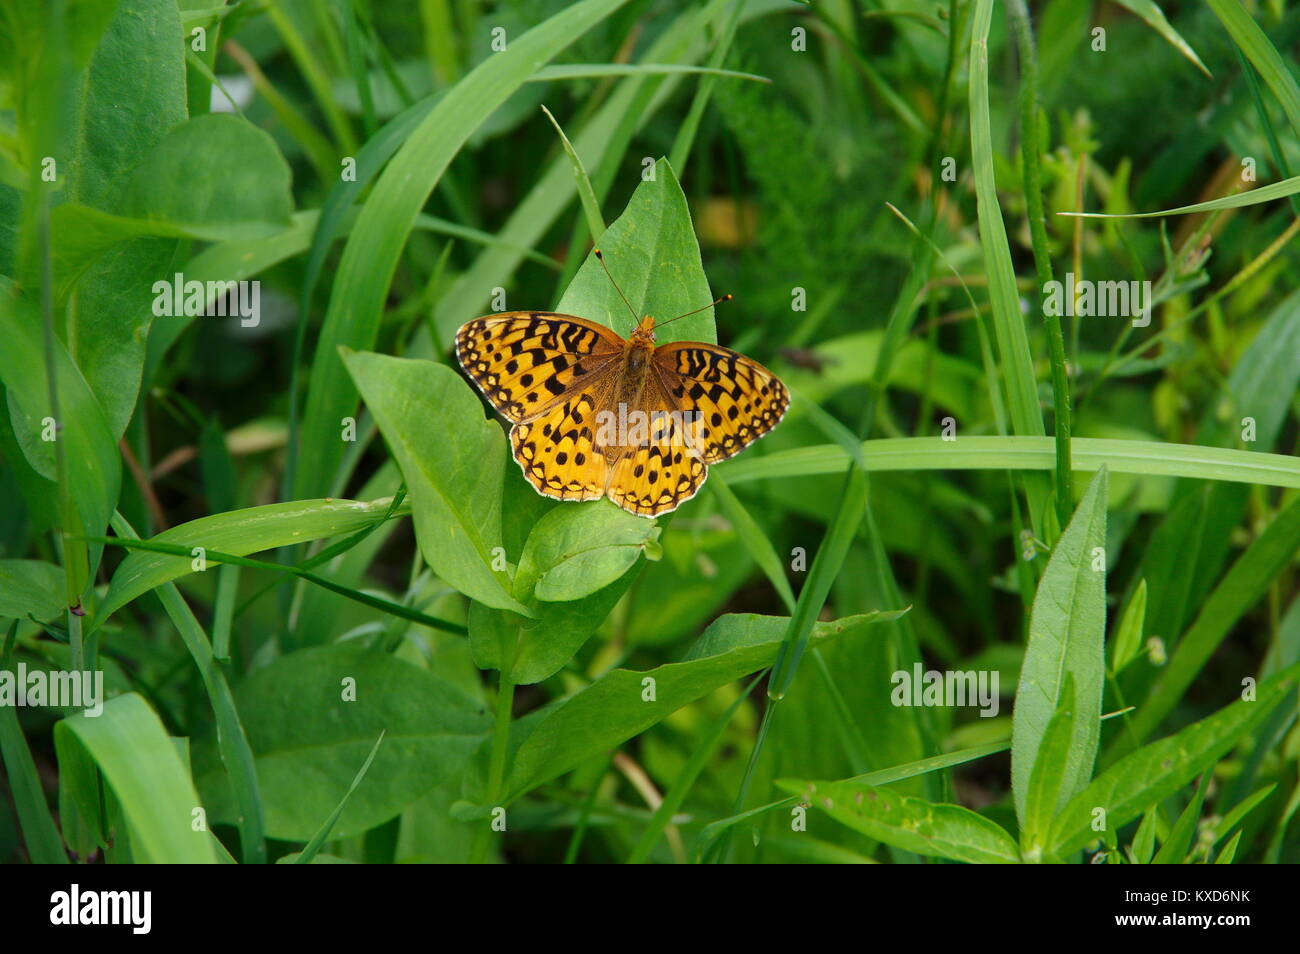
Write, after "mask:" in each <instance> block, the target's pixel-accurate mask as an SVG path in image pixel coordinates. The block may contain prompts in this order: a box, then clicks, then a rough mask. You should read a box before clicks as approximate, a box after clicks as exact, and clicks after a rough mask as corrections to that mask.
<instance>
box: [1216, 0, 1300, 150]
mask: <svg viewBox="0 0 1300 954" xmlns="http://www.w3.org/2000/svg"><path fill="white" fill-rule="evenodd" d="M1209 4H1210V9H1211V10H1213V11H1214V15H1215V16H1217V17H1218V18H1219V22H1220V23H1222V24H1223V26H1224V27H1225V28H1226V29H1227V31H1228V34H1229V35H1230V36H1231V37H1232V41H1233V42H1234V43H1236V44H1237V46H1239V47H1240V48H1241V51H1242V52H1243V53H1245V54H1246V57H1247V59H1249V60H1250V62H1251V64H1252V65H1253V66H1254V67H1255V69H1256V70H1258V71H1259V75H1260V76H1261V77H1262V78H1263V80H1264V82H1265V83H1267V84H1268V88H1269V89H1270V90H1272V92H1273V95H1274V96H1276V97H1277V101H1278V102H1279V103H1281V104H1282V111H1283V112H1284V113H1286V118H1287V120H1288V121H1289V122H1290V123H1291V134H1292V135H1293V136H1300V84H1297V83H1296V79H1295V76H1294V75H1293V74H1292V72H1291V67H1290V66H1289V65H1288V64H1287V61H1286V60H1284V59H1283V58H1282V54H1280V53H1279V52H1278V51H1277V47H1275V46H1274V45H1273V44H1272V43H1271V42H1270V41H1269V39H1268V36H1267V35H1266V34H1265V33H1264V31H1263V30H1261V29H1260V27H1259V24H1258V23H1256V22H1255V21H1254V19H1253V18H1252V17H1251V15H1250V14H1249V13H1247V12H1246V8H1245V7H1243V6H1242V5H1241V3H1240V2H1239V0H1209Z"/></svg>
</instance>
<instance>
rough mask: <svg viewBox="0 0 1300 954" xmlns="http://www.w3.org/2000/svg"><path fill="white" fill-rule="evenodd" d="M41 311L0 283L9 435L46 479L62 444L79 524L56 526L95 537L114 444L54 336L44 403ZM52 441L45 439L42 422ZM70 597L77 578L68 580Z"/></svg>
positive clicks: (116, 466) (113, 471)
mask: <svg viewBox="0 0 1300 954" xmlns="http://www.w3.org/2000/svg"><path fill="white" fill-rule="evenodd" d="M41 325H42V321H41V316H40V313H39V312H38V311H37V309H36V308H35V307H34V306H33V305H32V304H31V303H29V302H28V301H27V300H25V299H19V298H16V297H15V296H14V295H13V292H12V289H11V288H7V287H4V285H3V283H0V340H3V341H4V347H3V348H0V380H3V382H4V385H5V387H6V388H8V404H9V420H10V423H11V424H12V425H13V431H14V437H15V438H16V439H17V441H18V444H19V446H20V447H21V448H22V449H23V453H24V455H25V456H26V458H27V461H28V463H30V464H31V466H32V468H33V469H34V470H35V471H36V472H37V473H38V474H40V475H41V476H42V477H45V478H47V479H49V480H54V479H55V475H56V468H55V449H56V446H57V447H59V448H62V452H63V466H64V468H65V485H64V487H63V488H62V489H63V490H65V491H66V492H67V493H68V494H69V495H70V496H71V500H72V504H73V506H74V507H75V509H76V517H77V519H78V520H79V521H80V527H77V526H66V525H65V526H64V527H63V528H62V529H63V532H64V533H65V534H67V535H68V536H87V537H91V536H102V535H103V533H104V530H105V528H106V527H107V526H108V521H109V518H110V517H111V516H112V514H113V507H114V505H115V504H116V502H117V494H118V489H119V486H120V481H121V476H122V469H121V460H120V458H119V456H118V451H117V442H116V439H115V438H114V436H113V433H112V431H111V430H110V428H109V424H108V421H107V419H106V418H105V415H104V409H103V408H102V407H101V406H100V404H99V401H98V400H97V399H96V397H95V394H94V392H92V390H91V388H90V386H89V385H88V384H87V382H86V379H85V378H84V377H82V375H81V371H80V370H79V369H78V367H77V366H76V365H75V364H74V363H73V361H72V358H71V357H69V355H68V352H67V350H66V349H65V348H64V347H63V344H62V342H60V341H59V340H58V338H57V337H56V338H55V339H54V341H53V343H52V350H53V352H54V353H53V355H52V364H53V366H54V373H55V377H56V380H57V381H58V388H57V394H58V410H59V413H58V414H57V415H56V414H55V413H54V409H53V408H52V407H51V405H50V387H49V384H48V379H47V376H46V368H47V364H46V355H45V343H44V341H43V340H42V337H43V336H42V331H41ZM51 423H52V425H53V428H54V435H55V440H52V441H51V440H45V439H44V437H45V436H46V434H47V432H48V429H49V425H50V424H51ZM102 549H103V548H102V547H101V546H99V545H93V546H91V547H90V557H89V560H90V565H89V571H90V573H91V574H93V572H94V570H95V569H96V567H97V566H98V564H99V554H100V553H101V552H102ZM70 582H71V584H72V589H73V591H74V593H75V594H76V595H75V596H74V594H73V593H69V594H66V595H68V596H69V597H72V598H74V599H75V598H77V597H78V596H79V595H80V592H81V589H82V586H84V583H85V580H80V579H74V580H71V581H70Z"/></svg>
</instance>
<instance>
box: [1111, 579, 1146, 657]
mask: <svg viewBox="0 0 1300 954" xmlns="http://www.w3.org/2000/svg"><path fill="white" fill-rule="evenodd" d="M1146 616H1147V581H1146V577H1143V578H1142V579H1141V580H1139V581H1138V586H1137V589H1136V590H1134V591H1133V596H1132V597H1131V598H1130V599H1129V601H1128V605H1127V606H1125V607H1124V612H1123V613H1122V614H1121V615H1120V618H1119V623H1118V624H1117V625H1116V626H1115V638H1114V639H1113V640H1112V641H1111V648H1110V669H1111V672H1119V671H1120V670H1121V669H1123V668H1124V667H1125V666H1127V665H1128V663H1129V660H1131V659H1132V658H1133V657H1134V656H1136V655H1137V654H1138V649H1139V648H1141V646H1142V633H1143V624H1144V623H1145V622H1146Z"/></svg>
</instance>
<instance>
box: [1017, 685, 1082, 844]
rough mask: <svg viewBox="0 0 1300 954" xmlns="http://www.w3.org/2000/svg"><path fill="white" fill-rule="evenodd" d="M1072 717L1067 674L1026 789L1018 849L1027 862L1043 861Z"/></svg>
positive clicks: (1067, 758)
mask: <svg viewBox="0 0 1300 954" xmlns="http://www.w3.org/2000/svg"><path fill="white" fill-rule="evenodd" d="M1075 716H1076V710H1075V692H1074V674H1073V673H1071V672H1067V673H1066V674H1065V678H1064V680H1062V682H1061V691H1060V694H1059V695H1058V696H1057V699H1056V711H1055V712H1053V713H1052V717H1051V719H1049V720H1048V722H1047V727H1046V728H1045V729H1044V730H1043V737H1042V740H1041V741H1040V742H1039V744H1038V751H1037V752H1036V753H1035V754H1034V765H1033V768H1032V770H1031V771H1030V773H1029V784H1028V786H1027V787H1026V792H1025V824H1024V828H1023V829H1022V830H1021V833H1020V847H1021V849H1022V850H1023V851H1024V853H1025V859H1026V860H1028V861H1038V860H1041V859H1042V851H1043V845H1044V842H1045V841H1046V840H1047V836H1048V833H1049V832H1050V831H1051V828H1052V819H1053V818H1055V817H1056V806H1057V805H1059V804H1060V802H1061V792H1062V790H1063V789H1064V787H1065V781H1066V779H1067V777H1068V775H1069V772H1070V755H1071V752H1070V749H1071V747H1072V743H1073V741H1074V734H1075V724H1076V721H1077V720H1076V718H1075ZM1012 751H1013V752H1014V751H1015V750H1014V748H1013V749H1012Z"/></svg>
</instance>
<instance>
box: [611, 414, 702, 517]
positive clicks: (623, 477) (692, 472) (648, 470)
mask: <svg viewBox="0 0 1300 954" xmlns="http://www.w3.org/2000/svg"><path fill="white" fill-rule="evenodd" d="M660 414H661V415H663V416H662V417H661V418H660V421H661V422H662V423H661V424H660V423H656V424H654V425H652V426H651V427H650V429H649V430H650V438H649V440H647V441H646V442H644V443H642V444H640V445H639V446H635V447H630V448H627V449H626V452H625V453H624V455H623V456H622V457H621V458H620V459H619V460H618V462H617V463H616V464H615V465H614V467H613V469H612V471H611V472H610V475H609V486H608V487H607V488H606V491H605V492H606V493H607V494H608V495H609V499H610V500H612V501H613V502H614V503H616V504H618V505H619V506H620V507H622V508H623V509H624V510H627V511H629V512H631V513H635V514H640V515H641V516H643V517H654V516H657V515H659V514H661V513H670V512H672V511H674V510H676V509H677V508H678V507H679V506H681V505H682V504H684V503H685V502H686V501H688V500H690V499H691V498H692V497H694V496H695V495H696V493H698V492H699V489H700V488H701V487H702V486H704V481H705V479H706V478H707V477H708V476H709V468H708V467H707V466H706V465H705V463H704V462H703V461H702V460H701V459H700V455H699V453H698V452H697V451H696V450H695V449H694V447H693V445H692V443H691V437H690V436H689V426H685V425H683V423H682V421H683V419H682V418H681V416H680V414H678V415H674V414H673V413H672V412H670V411H667V410H665V409H662V408H661V410H660Z"/></svg>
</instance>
